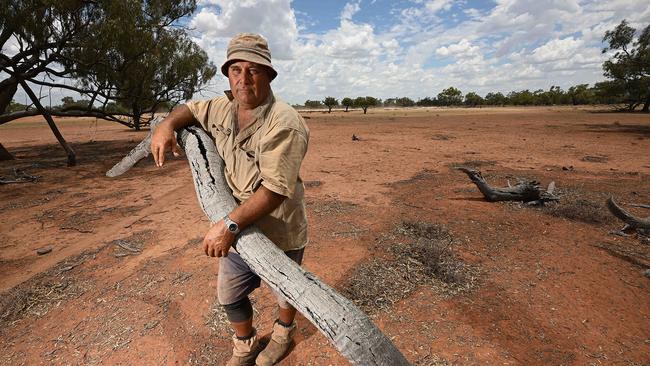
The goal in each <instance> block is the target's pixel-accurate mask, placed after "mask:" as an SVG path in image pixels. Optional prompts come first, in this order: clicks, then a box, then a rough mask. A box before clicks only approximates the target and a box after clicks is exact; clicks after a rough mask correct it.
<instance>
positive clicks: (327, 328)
mask: <svg viewBox="0 0 650 366" xmlns="http://www.w3.org/2000/svg"><path fill="white" fill-rule="evenodd" d="M177 134H178V140H179V143H180V145H181V146H182V147H183V149H184V150H185V154H186V156H187V158H188V160H189V163H190V169H191V172H192V176H193V178H194V185H195V188H196V193H197V197H198V199H199V204H200V205H201V208H202V209H203V211H204V212H205V214H206V215H207V216H208V217H209V218H210V220H211V221H212V222H217V221H219V220H221V218H223V217H224V216H225V215H226V214H227V213H229V212H230V211H231V210H232V209H233V208H234V207H235V206H236V203H235V200H234V198H233V196H232V192H231V191H230V189H229V188H228V185H227V184H226V182H225V177H224V175H223V168H224V165H223V160H221V158H220V157H219V154H218V153H217V151H216V148H215V146H214V142H213V141H212V139H211V138H210V137H209V136H208V135H207V133H205V131H203V130H202V129H200V128H198V127H188V128H185V129H182V130H180V131H177ZM149 138H150V137H149ZM139 146H140V145H139ZM128 158H129V160H131V157H128ZM125 159H127V158H125ZM121 163H122V162H120V163H118V165H119V164H121ZM133 164H134V163H133ZM133 164H131V162H130V161H129V162H128V163H125V164H124V166H126V165H130V166H133ZM116 166H117V165H116ZM120 169H122V168H120ZM111 170H113V169H111ZM235 245H236V248H237V251H238V252H239V254H240V256H241V257H242V259H243V260H244V261H245V262H246V264H248V265H249V266H250V268H251V269H252V270H253V271H254V272H255V273H257V275H259V276H260V277H261V278H262V279H263V280H264V281H265V282H266V283H267V284H268V285H269V286H270V287H271V288H273V289H274V290H276V291H278V292H280V293H282V294H283V295H284V296H285V297H286V298H287V299H288V301H289V302H290V303H291V304H292V305H293V306H294V307H295V308H296V309H298V311H299V312H300V313H301V314H303V315H304V316H305V318H307V319H308V320H309V321H311V322H312V323H313V324H314V325H315V326H316V327H317V328H318V329H319V330H320V331H321V332H322V333H323V334H324V335H325V336H326V337H327V339H329V340H330V342H332V344H333V345H334V346H335V347H336V349H337V350H338V351H339V352H340V353H341V354H342V355H343V356H344V357H346V358H347V359H348V360H349V361H350V362H351V363H352V364H354V365H363V366H366V365H385V366H399V365H409V363H408V361H407V360H406V358H404V356H403V355H402V354H401V353H400V351H399V350H398V349H397V348H396V347H395V346H394V345H393V343H392V342H391V341H390V339H388V338H387V337H386V336H385V335H384V334H383V333H382V332H381V331H380V330H379V328H377V326H376V325H375V324H373V323H372V321H371V320H370V319H369V318H368V316H366V314H364V313H363V312H362V311H361V310H360V309H359V308H357V307H356V306H355V305H354V304H353V303H352V302H351V301H350V300H348V299H346V298H345V297H343V296H342V295H340V294H339V293H338V292H336V291H334V290H333V289H332V288H331V287H329V286H327V285H326V284H325V283H323V282H322V281H320V280H319V279H318V278H317V277H316V276H314V275H313V274H312V273H309V272H306V271H305V270H304V269H303V268H301V267H300V266H298V265H297V264H295V263H294V262H293V261H292V260H290V259H289V258H288V257H287V256H286V255H284V253H283V252H282V251H281V250H280V249H279V248H278V247H277V246H276V245H275V244H273V243H272V242H271V241H270V240H269V239H268V238H266V236H264V234H262V232H261V231H260V230H259V229H258V228H257V227H255V226H251V227H248V228H246V229H245V230H244V231H242V233H241V234H239V236H238V237H237V241H236V243H235Z"/></svg>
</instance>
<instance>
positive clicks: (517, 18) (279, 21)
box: [190, 0, 650, 103]
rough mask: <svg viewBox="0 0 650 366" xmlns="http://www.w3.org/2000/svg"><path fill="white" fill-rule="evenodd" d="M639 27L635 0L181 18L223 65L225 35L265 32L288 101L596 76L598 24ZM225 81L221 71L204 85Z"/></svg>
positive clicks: (207, 11)
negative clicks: (626, 22)
mask: <svg viewBox="0 0 650 366" xmlns="http://www.w3.org/2000/svg"><path fill="white" fill-rule="evenodd" d="M623 19H627V20H628V21H629V22H630V23H631V25H632V26H635V27H637V28H641V27H644V26H645V25H647V22H648V19H650V3H648V2H645V1H638V0H609V1H590V0H543V1H540V0H496V1H473V0H461V1H450V0H411V1H408V0H403V1H386V0H374V1H373V0H361V1H356V0H355V1H303V0H300V1H289V0H245V1H231V0H200V1H199V9H198V10H197V12H196V13H195V14H194V15H193V17H192V19H191V21H190V24H191V25H192V26H193V28H194V36H195V40H196V42H197V43H199V44H200V45H201V46H202V47H203V48H204V49H205V50H206V51H207V52H208V55H209V56H210V58H211V60H212V61H213V62H214V63H215V64H217V65H220V64H221V62H222V61H223V58H224V54H225V48H226V45H227V42H228V40H229V38H230V37H232V36H233V35H234V34H236V33H238V32H244V31H247V32H255V33H260V34H262V35H264V36H265V37H266V38H267V39H268V41H269V44H270V47H271V52H272V53H273V58H274V60H273V63H274V66H275V67H276V69H278V72H279V76H278V78H277V79H276V80H275V81H274V82H273V89H274V91H275V92H276V94H277V95H279V96H280V97H281V98H283V99H285V100H287V101H289V102H291V103H303V102H304V101H305V100H307V99H323V98H324V97H326V96H334V97H336V98H339V99H340V98H342V97H345V96H349V97H355V96H361V95H372V96H376V97H379V98H390V97H396V96H408V97H411V98H413V99H416V100H417V99H419V98H423V97H426V96H435V95H437V93H439V92H440V91H441V90H442V89H444V88H446V87H449V86H455V87H458V88H460V89H461V90H462V91H463V92H464V93H467V92H470V91H474V92H478V93H479V94H481V95H485V94H486V93H487V92H490V91H501V92H504V93H507V92H509V91H513V90H522V89H531V90H535V89H548V88H550V87H551V86H552V85H559V86H561V87H562V88H565V89H566V88H568V87H570V86H572V85H575V84H579V83H589V84H593V83H595V82H597V81H600V80H603V76H602V69H601V65H602V62H603V61H604V60H605V59H606V58H607V57H608V55H607V54H605V55H603V54H602V53H601V49H602V43H601V39H602V37H603V34H604V32H605V31H606V30H609V29H612V28H613V27H615V26H616V25H617V24H618V23H620V22H621V20H623ZM226 88H227V83H226V80H225V78H223V77H221V76H218V77H216V78H215V80H214V81H213V82H212V85H211V86H210V88H209V89H210V91H209V92H207V93H204V94H203V95H201V96H195V97H197V98H201V97H209V96H212V95H216V94H219V93H221V90H223V89H226Z"/></svg>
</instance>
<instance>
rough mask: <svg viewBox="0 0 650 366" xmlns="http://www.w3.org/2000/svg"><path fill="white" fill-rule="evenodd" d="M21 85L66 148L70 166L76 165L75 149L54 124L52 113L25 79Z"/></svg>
mask: <svg viewBox="0 0 650 366" xmlns="http://www.w3.org/2000/svg"><path fill="white" fill-rule="evenodd" d="M20 86H22V87H23V89H24V90H25V92H26V93H27V95H28V96H29V98H30V99H31V100H32V102H33V103H34V105H35V106H36V109H38V111H39V112H41V114H42V115H43V117H44V118H45V120H46V121H47V124H48V125H49V126H50V129H51V130H52V133H53V134H54V137H56V139H57V141H59V144H61V146H62V147H63V149H64V150H65V152H66V154H67V155H68V166H75V165H77V157H76V156H75V154H74V150H72V147H71V146H70V145H68V142H67V141H65V139H64V138H63V135H61V132H59V129H58V128H57V127H56V124H54V120H53V119H52V115H50V113H49V112H48V111H47V110H46V109H45V108H44V107H43V105H41V101H40V100H38V97H37V96H36V94H34V92H33V91H32V89H31V88H30V87H29V86H28V85H27V83H26V82H25V81H21V82H20Z"/></svg>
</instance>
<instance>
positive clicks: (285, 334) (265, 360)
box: [255, 320, 296, 366]
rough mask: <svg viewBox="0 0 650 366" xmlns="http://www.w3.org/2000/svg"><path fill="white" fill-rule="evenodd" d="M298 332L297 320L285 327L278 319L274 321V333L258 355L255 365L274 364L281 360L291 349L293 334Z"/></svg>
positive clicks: (269, 365)
mask: <svg viewBox="0 0 650 366" xmlns="http://www.w3.org/2000/svg"><path fill="white" fill-rule="evenodd" d="M295 333H296V322H295V321H294V322H293V323H291V325H290V326H288V327H285V326H284V325H282V324H280V323H279V322H278V321H277V320H276V321H275V323H273V333H271V340H270V341H269V344H268V345H266V347H265V348H264V350H263V351H262V352H261V353H260V354H259V355H258V356H257V360H255V365H257V366H272V365H275V363H276V362H278V361H280V360H281V359H282V357H284V355H285V354H286V353H287V351H288V350H289V346H291V341H292V340H293V335H294V334H295Z"/></svg>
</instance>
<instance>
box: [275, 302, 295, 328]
mask: <svg viewBox="0 0 650 366" xmlns="http://www.w3.org/2000/svg"><path fill="white" fill-rule="evenodd" d="M279 310H280V311H279V314H278V320H280V322H282V323H283V324H291V323H293V319H295V317H296V308H294V307H293V306H291V305H289V309H283V308H281V307H280V308H279Z"/></svg>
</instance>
